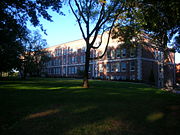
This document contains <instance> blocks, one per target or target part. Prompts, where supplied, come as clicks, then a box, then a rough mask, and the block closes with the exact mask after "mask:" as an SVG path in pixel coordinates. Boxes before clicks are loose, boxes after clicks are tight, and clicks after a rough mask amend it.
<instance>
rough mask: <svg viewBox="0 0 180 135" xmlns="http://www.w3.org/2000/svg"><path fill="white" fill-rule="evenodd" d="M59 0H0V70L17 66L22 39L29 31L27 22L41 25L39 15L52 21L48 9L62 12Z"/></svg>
mask: <svg viewBox="0 0 180 135" xmlns="http://www.w3.org/2000/svg"><path fill="white" fill-rule="evenodd" d="M61 7H62V1H61V0H48V1H47V0H1V1H0V13H1V17H0V37H1V39H0V61H1V62H0V72H2V71H5V72H6V71H10V70H12V69H13V68H14V69H15V68H19V65H20V59H19V56H20V54H21V53H22V52H23V45H22V40H24V39H26V38H27V37H26V36H27V35H28V33H29V31H28V29H27V27H26V24H27V22H28V21H29V22H31V23H32V24H33V25H34V26H39V27H41V29H42V30H44V29H43V26H42V25H41V23H40V21H39V19H40V17H42V18H44V19H46V20H49V21H52V19H51V16H50V15H49V13H48V11H47V10H48V9H52V10H53V11H55V12H57V13H59V14H62V12H61V11H60V8H61ZM44 32H45V30H44Z"/></svg>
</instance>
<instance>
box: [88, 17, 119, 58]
mask: <svg viewBox="0 0 180 135" xmlns="http://www.w3.org/2000/svg"><path fill="white" fill-rule="evenodd" d="M118 16H119V15H116V17H115V18H114V20H113V22H112V24H111V27H110V30H109V33H108V40H107V43H106V47H105V50H104V53H103V54H102V55H101V56H98V57H94V58H89V59H90V60H96V59H101V58H102V57H103V56H104V55H105V53H106V51H107V48H108V45H109V41H110V36H111V32H112V28H113V26H114V23H115V21H116V19H117V18H118Z"/></svg>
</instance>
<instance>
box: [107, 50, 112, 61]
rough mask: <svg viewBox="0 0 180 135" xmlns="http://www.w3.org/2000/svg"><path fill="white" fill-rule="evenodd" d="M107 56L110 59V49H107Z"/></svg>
mask: <svg viewBox="0 0 180 135" xmlns="http://www.w3.org/2000/svg"><path fill="white" fill-rule="evenodd" d="M107 58H108V59H110V58H111V50H109V49H108V50H107Z"/></svg>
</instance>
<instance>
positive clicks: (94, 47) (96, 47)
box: [91, 27, 110, 49]
mask: <svg viewBox="0 0 180 135" xmlns="http://www.w3.org/2000/svg"><path fill="white" fill-rule="evenodd" d="M108 28H110V27H108ZM108 28H107V29H108ZM107 29H104V30H103V32H102V34H101V41H100V43H99V45H98V46H93V44H94V43H92V42H91V43H92V47H91V48H93V49H98V48H99V47H100V46H101V44H102V37H103V35H104V32H105V31H107Z"/></svg>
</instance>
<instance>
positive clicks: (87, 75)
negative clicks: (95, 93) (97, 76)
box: [83, 48, 90, 88]
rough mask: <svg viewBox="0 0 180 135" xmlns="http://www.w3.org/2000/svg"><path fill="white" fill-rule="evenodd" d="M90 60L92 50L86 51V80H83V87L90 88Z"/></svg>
mask: <svg viewBox="0 0 180 135" xmlns="http://www.w3.org/2000/svg"><path fill="white" fill-rule="evenodd" d="M89 58H90V49H89V48H87V50H86V62H85V70H84V78H83V87H84V88H89V81H88V78H89V73H88V72H89Z"/></svg>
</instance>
